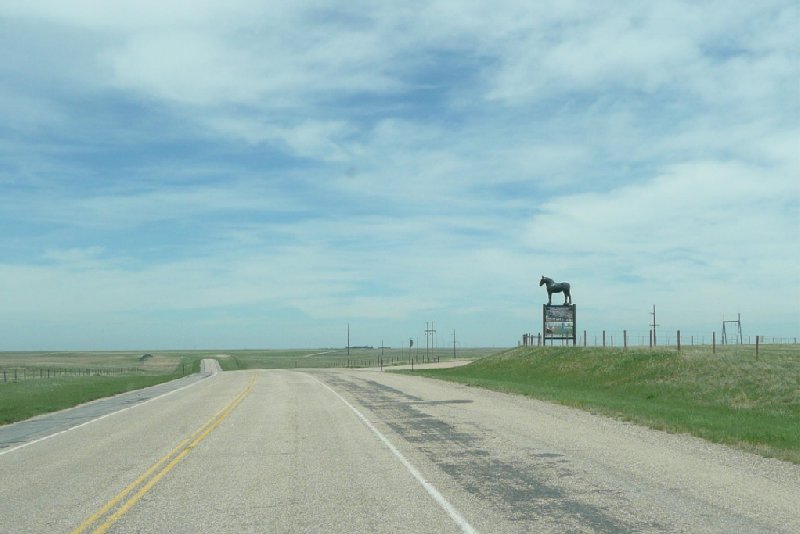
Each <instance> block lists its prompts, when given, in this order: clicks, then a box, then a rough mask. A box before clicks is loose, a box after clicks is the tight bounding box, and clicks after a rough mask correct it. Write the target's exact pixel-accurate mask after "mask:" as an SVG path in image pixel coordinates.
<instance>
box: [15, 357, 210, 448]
mask: <svg viewBox="0 0 800 534" xmlns="http://www.w3.org/2000/svg"><path fill="white" fill-rule="evenodd" d="M216 374H217V373H216V372H214V373H211V374H210V375H209V376H207V377H206V378H211V377H213V376H215V375H216ZM203 381H205V378H203V379H201V380H198V381H197V382H192V383H191V384H186V385H185V386H182V387H179V388H178V389H173V390H172V391H167V392H166V393H162V394H161V395H159V396H158V397H153V398H152V399H147V400H146V401H142V402H139V403H136V404H134V405H133V406H128V407H127V408H123V409H121V410H117V411H116V412H111V413H107V414H105V415H101V416H100V417H95V418H94V419H90V420H88V421H84V422H83V423H81V424H79V425H75V426H71V427H69V428H67V429H65V430H60V431H58V432H56V433H55V434H48V435H47V436H43V437H41V438H38V439H35V440H33V441H28V442H27V443H23V444H22V445H17V446H16V447H11V448H10V449H3V450H0V456H3V455H4V454H8V453H10V452H14V451H18V450H20V449H24V448H25V447H27V446H29V445H34V444H36V443H41V442H42V441H45V440H48V439H50V438H54V437H56V436H60V435H61V434H66V433H67V432H71V431H73V430H75V429H78V428H81V427H83V426H86V425H90V424H92V423H95V422H97V421H100V420H101V419H105V418H106V417H111V416H112V415H117V414H119V413H123V412H127V411H128V410H133V409H134V408H138V407H139V406H144V405H145V404H147V403H148V402H152V401H154V400H158V399H162V398H164V397H166V396H167V395H172V394H173V393H177V392H178V391H181V390H184V389H186V388H190V387H192V386H195V385H197V384H199V383H200V382H203Z"/></svg>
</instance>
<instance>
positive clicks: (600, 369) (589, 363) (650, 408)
mask: <svg viewBox="0 0 800 534" xmlns="http://www.w3.org/2000/svg"><path fill="white" fill-rule="evenodd" d="M416 373H417V374H423V375H426V376H431V377H436V378H442V379H447V380H453V381H457V382H461V383H464V384H469V385H473V386H480V387H485V388H489V389H494V390H499V391H505V392H512V393H520V394H523V395H529V396H531V397H536V398H540V399H545V400H549V401H554V402H558V403H562V404H565V405H568V406H574V407H577V408H582V409H585V410H589V411H591V412H595V413H601V414H605V415H610V416H614V417H618V418H621V419H624V420H628V421H632V422H636V423H639V424H644V425H647V426H650V427H652V428H656V429H660V430H665V431H668V432H676V433H690V434H693V435H695V436H699V437H702V438H704V439H707V440H709V441H713V442H718V443H726V444H729V445H734V446H737V447H741V448H744V449H747V450H749V451H752V452H757V453H759V454H762V455H764V456H770V457H776V458H780V459H782V460H787V461H791V462H794V463H800V348H799V347H798V346H796V345H784V346H774V345H766V346H762V347H761V350H760V354H759V358H758V359H756V357H755V349H754V348H753V347H751V346H734V347H731V346H726V347H724V348H718V349H717V354H712V352H711V349H710V348H709V347H702V348H700V347H691V348H687V349H685V350H682V351H681V352H677V351H675V350H674V349H668V350H652V351H651V350H647V349H636V350H627V351H624V350H621V349H620V350H615V349H606V350H602V349H586V348H518V349H513V350H509V351H505V352H502V353H498V354H496V355H493V356H491V357H487V358H484V359H481V360H477V361H475V362H473V363H471V364H470V365H467V366H463V367H457V368H453V369H440V370H419V371H416Z"/></svg>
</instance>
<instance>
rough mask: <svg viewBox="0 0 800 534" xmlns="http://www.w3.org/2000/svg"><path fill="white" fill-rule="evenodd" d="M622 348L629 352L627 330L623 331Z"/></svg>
mask: <svg viewBox="0 0 800 534" xmlns="http://www.w3.org/2000/svg"><path fill="white" fill-rule="evenodd" d="M622 347H623V348H624V349H625V350H628V331H627V330H623V331H622Z"/></svg>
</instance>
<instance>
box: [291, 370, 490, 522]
mask: <svg viewBox="0 0 800 534" xmlns="http://www.w3.org/2000/svg"><path fill="white" fill-rule="evenodd" d="M303 374H305V375H306V376H309V377H311V378H313V379H314V380H315V381H316V382H317V383H319V384H321V385H322V386H324V387H325V388H327V389H328V391H330V392H331V393H333V394H334V395H336V396H337V397H339V400H341V401H342V402H343V403H345V404H346V405H347V406H348V407H349V408H350V409H351V410H352V411H353V413H355V414H356V415H357V416H358V418H359V419H361V421H362V422H363V423H364V424H365V425H367V428H369V429H370V430H372V432H373V433H374V434H375V435H376V436H378V438H379V439H380V440H381V441H382V442H383V444H384V445H386V447H387V448H388V449H389V450H390V451H392V454H394V455H395V457H397V459H398V460H400V463H402V464H403V466H404V467H405V468H406V469H407V470H408V472H409V473H411V475H412V476H413V477H414V478H415V479H417V482H419V483H420V484H422V487H423V488H425V491H427V492H428V494H429V495H430V496H431V497H433V500H435V501H436V503H437V504H438V505H439V506H440V507H441V508H442V509H443V510H444V511H445V512H447V514H448V515H449V516H450V517H451V518H452V519H453V521H455V523H456V524H457V525H458V526H459V528H460V529H461V531H462V532H465V533H468V534H473V533H476V532H477V531H476V530H475V529H474V528H473V527H472V525H470V524H469V522H468V521H467V520H466V519H465V518H464V516H462V515H461V513H460V512H459V511H458V510H456V508H455V506H453V505H452V504H450V501H448V500H447V499H446V498H445V497H444V495H442V494H441V493H439V490H437V489H436V487H435V486H434V485H433V484H431V483H430V482H428V481H427V480H425V477H423V476H422V473H420V472H419V471H418V470H417V468H416V467H414V466H413V465H412V464H411V462H409V461H408V460H407V459H406V457H405V456H403V454H402V453H401V452H400V451H399V450H398V449H397V447H395V446H394V445H393V444H392V442H391V441H389V439H388V438H387V437H386V436H384V435H383V434H381V432H380V430H378V429H377V428H375V425H373V424H372V423H371V422H370V421H369V419H367V418H366V417H365V416H364V414H362V413H361V412H359V411H358V409H357V408H356V407H355V406H353V405H352V404H350V403H349V402H347V399H345V398H344V397H342V396H341V395H339V393H337V392H336V391H335V390H334V389H333V388H332V387H330V386H329V385H328V384H326V383H325V382H322V381H321V380H319V379H318V378H317V377H315V376H313V375H309V374H307V373H303Z"/></svg>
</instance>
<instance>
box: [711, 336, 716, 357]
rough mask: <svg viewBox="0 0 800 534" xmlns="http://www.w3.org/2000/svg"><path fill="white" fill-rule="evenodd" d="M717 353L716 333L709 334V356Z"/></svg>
mask: <svg viewBox="0 0 800 534" xmlns="http://www.w3.org/2000/svg"><path fill="white" fill-rule="evenodd" d="M716 353H717V333H716V332H711V354H716Z"/></svg>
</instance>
